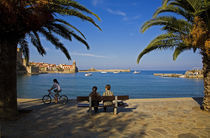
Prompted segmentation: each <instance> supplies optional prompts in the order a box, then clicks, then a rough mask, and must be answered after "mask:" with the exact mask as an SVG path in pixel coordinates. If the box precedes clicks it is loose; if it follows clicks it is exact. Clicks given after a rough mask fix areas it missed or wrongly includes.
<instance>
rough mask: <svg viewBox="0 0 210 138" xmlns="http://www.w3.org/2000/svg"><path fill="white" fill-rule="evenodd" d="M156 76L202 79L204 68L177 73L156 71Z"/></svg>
mask: <svg viewBox="0 0 210 138" xmlns="http://www.w3.org/2000/svg"><path fill="white" fill-rule="evenodd" d="M153 75H154V76H161V77H178V78H192V79H202V78H203V71H202V70H188V71H186V72H185V74H177V73H154V74H153Z"/></svg>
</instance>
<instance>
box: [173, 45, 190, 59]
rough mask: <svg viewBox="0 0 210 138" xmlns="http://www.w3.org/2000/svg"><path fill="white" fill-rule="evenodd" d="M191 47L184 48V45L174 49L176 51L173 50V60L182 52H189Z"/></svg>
mask: <svg viewBox="0 0 210 138" xmlns="http://www.w3.org/2000/svg"><path fill="white" fill-rule="evenodd" d="M180 45H181V46H180ZM190 49H191V47H189V46H185V45H184V44H182V43H181V44H179V46H178V47H176V49H175V50H174V53H173V60H176V59H177V57H178V56H179V55H180V54H181V53H182V52H184V51H185V50H190Z"/></svg>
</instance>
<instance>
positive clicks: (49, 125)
mask: <svg viewBox="0 0 210 138" xmlns="http://www.w3.org/2000/svg"><path fill="white" fill-rule="evenodd" d="M200 102H201V99H200V98H196V99H195V98H194V99H193V98H163V99H130V100H128V101H126V103H128V105H129V106H128V107H126V108H119V110H118V111H119V113H118V115H113V112H112V110H113V109H112V108H110V109H108V111H107V112H103V109H102V108H100V109H99V113H96V114H95V113H93V114H89V113H88V112H87V110H88V108H81V107H77V103H76V101H75V100H70V102H69V103H68V104H67V105H61V104H53V103H52V104H50V105H44V104H42V102H41V100H40V99H18V105H19V106H18V107H19V109H24V110H22V113H21V114H20V116H19V119H17V120H13V121H6V122H3V121H1V136H5V137H26V138H28V137H45V138H46V137H93V138H98V137H117V138H118V137H138V138H141V137H145V138H147V137H148V138H150V137H154V138H159V137H160V138H173V137H174V138H177V137H178V138H199V137H200V138H208V137H210V113H208V112H205V111H202V110H200Z"/></svg>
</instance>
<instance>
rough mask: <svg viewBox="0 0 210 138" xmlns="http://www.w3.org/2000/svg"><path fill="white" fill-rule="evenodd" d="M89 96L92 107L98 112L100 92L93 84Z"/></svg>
mask: <svg viewBox="0 0 210 138" xmlns="http://www.w3.org/2000/svg"><path fill="white" fill-rule="evenodd" d="M89 96H90V97H91V101H92V102H91V104H92V107H94V111H95V113H96V112H98V106H99V101H100V100H101V96H100V94H99V93H98V92H97V87H96V86H93V88H92V92H91V93H90V94H89Z"/></svg>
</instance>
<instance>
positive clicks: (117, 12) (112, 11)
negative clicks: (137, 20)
mask: <svg viewBox="0 0 210 138" xmlns="http://www.w3.org/2000/svg"><path fill="white" fill-rule="evenodd" d="M107 11H108V12H109V13H111V14H114V15H120V16H126V13H125V12H122V11H120V10H116V11H114V10H112V9H107Z"/></svg>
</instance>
